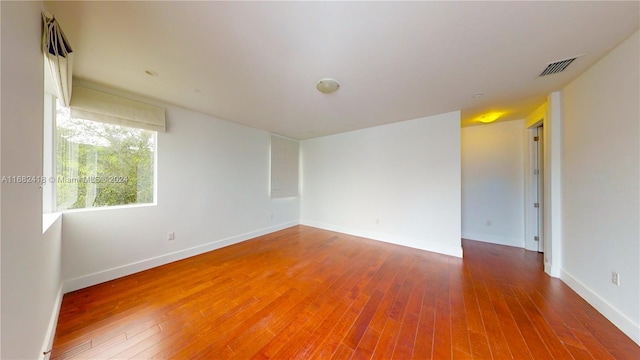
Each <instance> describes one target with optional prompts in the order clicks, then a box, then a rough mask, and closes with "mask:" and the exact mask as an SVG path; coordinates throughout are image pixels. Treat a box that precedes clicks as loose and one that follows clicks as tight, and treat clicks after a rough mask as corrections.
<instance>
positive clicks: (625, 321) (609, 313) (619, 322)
mask: <svg viewBox="0 0 640 360" xmlns="http://www.w3.org/2000/svg"><path fill="white" fill-rule="evenodd" d="M560 279H562V281H564V283H565V284H567V285H568V286H569V287H570V288H571V289H573V291H575V292H576V293H578V295H580V296H581V297H582V298H583V299H585V300H586V301H587V302H588V303H589V304H591V306H593V307H594V308H596V310H598V311H599V312H600V313H601V314H602V315H604V317H606V318H607V319H609V321H611V322H612V323H613V324H614V325H615V326H617V327H618V329H620V330H621V331H622V332H623V333H625V334H626V335H627V336H628V337H630V338H631V340H633V341H635V342H636V343H637V344H638V345H640V324H637V323H635V322H634V321H633V319H631V318H629V317H628V316H626V315H625V314H623V313H622V312H620V311H619V310H618V309H616V308H615V307H614V306H613V305H611V304H609V303H608V302H607V301H606V300H605V299H603V298H601V297H600V296H599V295H598V294H597V293H596V292H595V291H593V290H591V289H590V288H589V287H587V286H586V285H585V284H583V283H582V282H580V281H579V280H578V279H576V278H575V277H573V276H572V275H571V274H569V273H568V272H566V271H565V270H564V269H562V270H561V271H560Z"/></svg>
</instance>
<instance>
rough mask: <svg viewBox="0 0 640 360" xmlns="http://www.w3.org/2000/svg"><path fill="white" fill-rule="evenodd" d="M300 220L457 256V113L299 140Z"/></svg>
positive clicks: (458, 249)
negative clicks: (300, 175) (300, 154)
mask: <svg viewBox="0 0 640 360" xmlns="http://www.w3.org/2000/svg"><path fill="white" fill-rule="evenodd" d="M301 149H302V173H303V176H302V178H303V184H302V199H301V220H300V222H301V223H302V224H306V225H310V226H316V227H320V228H324V229H329V230H334V231H340V232H344V233H348V234H353V235H358V236H364V237H368V238H372V239H376V240H382V241H387V242H391V243H396V244H400V245H405V246H411V247H415V248H419V249H424V250H429V251H435V252H440V253H444V254H449V255H454V256H461V255H462V248H461V243H460V113H459V112H452V113H447V114H442V115H437V116H430V117H426V118H421V119H415V120H410V121H404V122H400V123H395V124H390V125H384V126H379V127H374V128H369V129H364V130H358V131H353V132H348V133H343V134H338V135H332V136H327V137H321V138H316V139H312V140H306V141H303V142H302V146H301Z"/></svg>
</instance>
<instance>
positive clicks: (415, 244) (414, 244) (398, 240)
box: [300, 220, 462, 257]
mask: <svg viewBox="0 0 640 360" xmlns="http://www.w3.org/2000/svg"><path fill="white" fill-rule="evenodd" d="M300 224H301V225H306V226H311V227H315V228H319V229H324V230H329V231H335V232H339V233H343V234H348V235H353V236H359V237H363V238H367V239H371V240H377V241H383V242H388V243H391V244H396V245H402V246H407V247H411V248H414V249H420V250H425V251H431V252H435V253H439V254H444V255H449V256H455V257H462V246H449V245H443V244H438V243H433V242H429V241H424V240H420V239H411V238H405V237H402V236H394V235H389V234H382V233H378V232H374V231H367V230H361V229H354V228H349V227H346V226H340V225H332V224H324V223H320V222H316V221H312V220H300Z"/></svg>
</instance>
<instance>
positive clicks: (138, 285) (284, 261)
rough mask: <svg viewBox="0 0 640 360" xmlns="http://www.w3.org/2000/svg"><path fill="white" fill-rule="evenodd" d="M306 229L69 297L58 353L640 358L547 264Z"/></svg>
mask: <svg viewBox="0 0 640 360" xmlns="http://www.w3.org/2000/svg"><path fill="white" fill-rule="evenodd" d="M463 247H464V260H462V259H458V258H453V257H449V256H444V255H438V254H434V253H429V252H426V251H420V250H415V249H410V248H405V247H401V246H396V245H391V244H386V243H382V242H377V241H372V240H366V239H362V238H357V237H353V236H348V235H344V234H338V233H333V232H329V231H324V230H319V229H315V228H310V227H305V226H296V227H293V228H289V229H286V230H283V231H279V232H277V233H273V234H270V235H266V236H263V237H260V238H256V239H253V240H250V241H246V242H243V243H240V244H236V245H233V246H229V247H226V248H223V249H219V250H216V251H213V252H209V253H206V254H203V255H199V256H196V257H193V258H189V259H186V260H182V261H178V262H175V263H171V264H168V265H165V266H161V267H158V268H154V269H151V270H148V271H144V272H141V273H138V274H134V275H131V276H127V277H124V278H121V279H117V280H113V281H110V282H107V283H103V284H99V285H96V286H93V287H90V288H86V289H83V290H79V291H75V292H73V293H69V294H66V295H65V296H64V299H63V304H62V309H61V312H60V319H59V322H58V326H57V330H56V336H55V340H54V347H53V352H52V359H76V358H78V359H79V358H81V359H109V358H116V359H129V358H134V359H146V358H176V359H186V358H198V359H228V358H236V359H268V358H274V359H313V358H318V359H349V358H351V359H391V358H397V359H409V358H415V359H449V358H454V359H492V358H493V359H509V358H515V359H639V358H640V348H639V347H638V346H637V345H636V344H635V343H634V342H633V341H631V340H630V339H629V338H628V337H626V336H625V335H624V334H623V333H622V332H620V331H619V330H618V329H617V328H616V327H614V326H613V325H612V324H611V323H610V322H609V321H608V320H606V319H605V318H604V317H603V316H602V315H600V314H599V313H598V312H596V311H595V310H594V309H593V308H592V307H591V306H590V305H588V304H587V303H586V302H585V301H584V300H582V299H581V298H580V297H579V296H578V295H576V294H575V293H574V292H573V291H572V290H570V289H569V288H568V287H567V286H566V285H564V284H563V283H562V282H561V281H560V280H557V279H552V278H550V277H548V276H547V275H545V274H544V273H543V271H542V257H541V255H539V254H537V253H534V252H528V251H524V250H522V249H517V248H511V247H505V246H498V245H491V244H484V243H480V242H474V241H466V240H465V241H463Z"/></svg>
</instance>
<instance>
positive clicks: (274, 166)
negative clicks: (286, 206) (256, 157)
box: [271, 135, 299, 199]
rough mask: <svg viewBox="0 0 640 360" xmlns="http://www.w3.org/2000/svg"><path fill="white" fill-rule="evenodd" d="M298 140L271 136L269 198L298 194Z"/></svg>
mask: <svg viewBox="0 0 640 360" xmlns="http://www.w3.org/2000/svg"><path fill="white" fill-rule="evenodd" d="M298 152H299V151H298V142H297V141H293V140H289V139H285V138H283V137H280V136H274V135H272V136H271V198H273V199H275V198H286V197H295V196H298Z"/></svg>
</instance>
